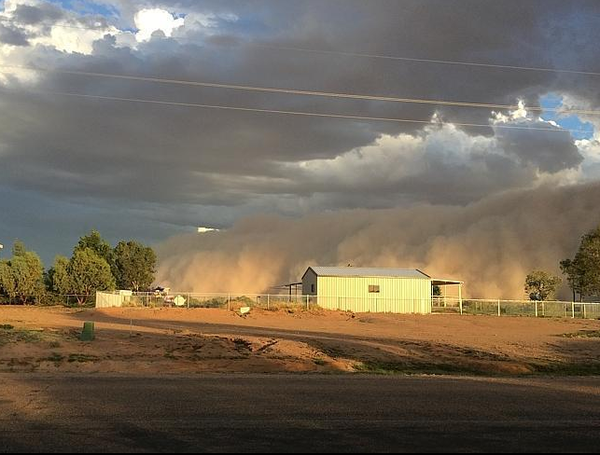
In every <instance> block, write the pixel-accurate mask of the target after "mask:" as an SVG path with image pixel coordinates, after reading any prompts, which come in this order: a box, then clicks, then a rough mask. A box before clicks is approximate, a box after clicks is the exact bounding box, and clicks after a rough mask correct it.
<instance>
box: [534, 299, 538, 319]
mask: <svg viewBox="0 0 600 455" xmlns="http://www.w3.org/2000/svg"><path fill="white" fill-rule="evenodd" d="M535 317H536V318H537V317H538V306H537V300H536V301H535Z"/></svg>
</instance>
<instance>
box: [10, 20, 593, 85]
mask: <svg viewBox="0 0 600 455" xmlns="http://www.w3.org/2000/svg"><path fill="white" fill-rule="evenodd" d="M0 22H9V23H14V21H11V20H10V19H1V18H0ZM44 25H46V26H48V27H66V28H74V29H80V30H91V31H106V32H107V33H111V32H114V30H110V27H115V26H114V25H108V24H107V25H103V26H101V27H103V28H91V27H79V26H75V25H71V24H58V23H57V24H44ZM115 28H116V27H115ZM116 30H117V31H119V32H124V31H126V30H120V29H118V28H116ZM169 38H170V39H173V40H176V41H188V42H192V43H196V41H195V40H193V39H190V38H186V37H183V36H180V37H173V36H171V37H169ZM244 45H245V46H250V47H258V48H263V49H273V50H282V51H294V52H307V53H314V54H324V55H341V56H346V57H358V58H370V59H381V60H391V61H404V62H415V63H430V64H437V65H455V66H470V67H479V68H492V69H507V70H518V71H538V72H545V73H564V74H575V75H581V76H600V72H598V71H585V70H571V69H563V68H548V67H541V66H522V65H502V64H497V63H486V62H470V61H461V60H445V59H430V58H417V57H403V56H396V55H385V54H371V53H365V52H348V51H335V50H327V49H312V48H305V47H295V46H275V45H269V44H262V43H257V42H245V43H244Z"/></svg>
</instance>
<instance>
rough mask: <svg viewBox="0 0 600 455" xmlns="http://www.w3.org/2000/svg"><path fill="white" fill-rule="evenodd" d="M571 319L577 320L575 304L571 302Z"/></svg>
mask: <svg viewBox="0 0 600 455" xmlns="http://www.w3.org/2000/svg"><path fill="white" fill-rule="evenodd" d="M571 319H575V302H571Z"/></svg>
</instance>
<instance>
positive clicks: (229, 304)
mask: <svg viewBox="0 0 600 455" xmlns="http://www.w3.org/2000/svg"><path fill="white" fill-rule="evenodd" d="M227 311H231V294H227Z"/></svg>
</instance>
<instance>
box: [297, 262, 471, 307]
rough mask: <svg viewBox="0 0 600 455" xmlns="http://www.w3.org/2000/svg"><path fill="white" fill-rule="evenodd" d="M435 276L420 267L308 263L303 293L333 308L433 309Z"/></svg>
mask: <svg viewBox="0 0 600 455" xmlns="http://www.w3.org/2000/svg"><path fill="white" fill-rule="evenodd" d="M447 284H456V285H459V295H460V292H461V291H460V286H461V285H462V282H460V281H456V280H436V279H432V278H431V277H430V276H429V275H427V274H426V273H424V272H422V271H421V270H418V269H398V268H380V267H312V266H311V267H309V268H308V269H307V270H306V272H305V273H304V275H303V276H302V293H303V294H304V295H309V296H315V298H316V302H315V303H316V304H317V305H319V306H320V307H321V308H325V309H330V310H342V311H353V312H357V313H366V312H371V313H417V314H427V313H431V307H432V288H433V286H434V285H437V286H440V285H447Z"/></svg>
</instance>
